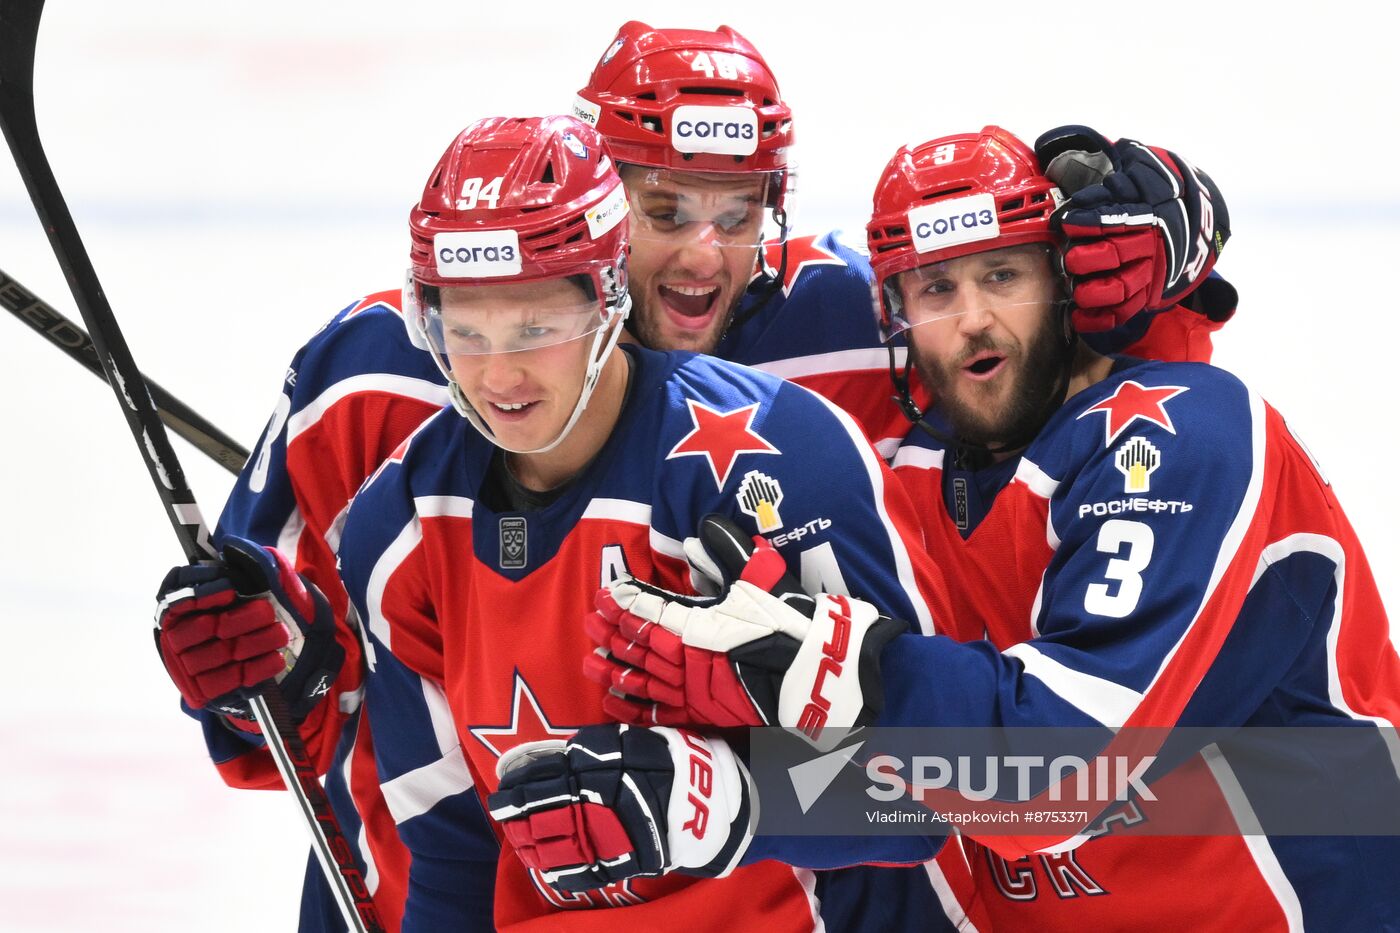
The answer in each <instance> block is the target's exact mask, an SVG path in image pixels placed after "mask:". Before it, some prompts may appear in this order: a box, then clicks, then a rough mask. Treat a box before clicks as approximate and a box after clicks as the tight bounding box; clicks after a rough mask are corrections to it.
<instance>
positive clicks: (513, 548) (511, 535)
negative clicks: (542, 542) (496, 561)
mask: <svg viewBox="0 0 1400 933" xmlns="http://www.w3.org/2000/svg"><path fill="white" fill-rule="evenodd" d="M500 528H501V561H500V563H501V569H502V570H524V569H525V563H526V560H525V557H526V552H527V550H528V548H527V546H526V543H527V542H526V538H525V519H524V518H523V517H522V516H519V515H512V516H506V517H502V518H501V526H500Z"/></svg>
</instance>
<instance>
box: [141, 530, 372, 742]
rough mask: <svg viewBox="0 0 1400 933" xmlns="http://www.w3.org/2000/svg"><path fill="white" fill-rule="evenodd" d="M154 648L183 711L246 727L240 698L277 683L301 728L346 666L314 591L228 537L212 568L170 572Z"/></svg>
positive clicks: (263, 553) (276, 557) (271, 553)
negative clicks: (201, 711) (212, 715)
mask: <svg viewBox="0 0 1400 933" xmlns="http://www.w3.org/2000/svg"><path fill="white" fill-rule="evenodd" d="M156 599H157V605H156V632H155V635H156V649H157V650H158V651H159V652H160V658H161V661H162V662H164V664H165V669H166V671H167V672H168V673H169V674H170V679H171V680H173V681H174V682H175V686H176V687H177V688H178V689H179V691H180V696H181V697H183V698H184V700H185V703H187V704H188V705H189V706H190V708H191V709H209V710H211V711H213V712H216V713H219V714H221V715H224V716H227V717H231V718H232V719H233V720H234V725H237V726H239V727H240V728H243V729H254V730H255V726H253V724H252V714H251V712H250V710H249V708H248V702H247V701H248V698H249V697H253V696H256V695H258V694H259V693H261V692H262V691H263V690H264V689H266V688H267V687H268V686H270V685H272V684H274V683H275V684H277V686H278V687H280V689H281V690H282V693H283V695H284V696H285V697H286V700H287V706H288V708H289V710H290V711H291V713H292V718H293V720H294V721H296V722H300V721H302V720H303V719H305V718H306V716H307V714H308V713H309V712H310V711H311V710H312V709H313V708H314V707H315V706H316V705H317V704H318V703H319V702H320V701H321V699H322V698H323V697H324V696H326V695H327V694H328V693H329V692H330V688H331V684H332V683H334V682H335V678H336V674H338V673H339V672H340V668H341V665H342V664H344V663H345V650H344V649H343V648H341V647H340V645H338V644H337V643H336V640H335V620H334V617H333V615H332V613H331V609H330V605H329V604H328V603H327V602H326V598H325V596H323V595H322V594H321V592H320V590H318V589H316V587H315V586H314V585H312V584H310V583H308V582H306V581H305V580H304V579H303V578H302V577H301V575H300V574H298V573H297V572H296V571H295V570H293V569H292V566H291V564H290V562H289V561H288V560H287V558H286V557H285V556H284V555H283V554H281V553H280V552H279V551H276V550H274V549H272V548H264V547H260V546H259V545H257V544H256V543H254V542H252V541H246V540H243V539H241V538H230V539H229V540H228V541H227V542H226V543H225V544H224V548H223V551H222V552H221V554H220V559H219V560H217V561H207V562H204V563H199V564H187V565H182V566H180V567H174V568H172V569H171V570H170V572H169V573H167V574H166V576H165V579H164V581H162V582H161V586H160V591H159V592H158V593H157V596H156Z"/></svg>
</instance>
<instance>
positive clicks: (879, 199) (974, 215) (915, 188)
mask: <svg viewBox="0 0 1400 933" xmlns="http://www.w3.org/2000/svg"><path fill="white" fill-rule="evenodd" d="M1062 200H1063V198H1062V196H1061V194H1060V190H1059V189H1058V188H1056V187H1055V185H1054V184H1053V183H1052V182H1051V181H1050V180H1049V179H1047V178H1046V177H1045V176H1044V175H1042V174H1041V171H1040V167H1039V165H1038V164H1037V162H1036V158H1035V154H1034V153H1033V152H1032V151H1031V150H1030V148H1029V147H1028V146H1026V144H1025V143H1023V142H1021V140H1019V139H1017V138H1016V137H1015V136H1013V135H1012V134H1010V133H1008V132H1007V131H1006V130H1004V129H1002V128H1001V127H998V126H988V127H985V128H984V129H983V130H982V132H981V133H976V134H974V133H964V134H960V135H956V136H944V137H941V138H939V139H934V140H931V141H929V142H926V143H922V144H920V145H917V146H912V147H910V146H905V147H903V148H901V149H900V150H899V151H898V152H896V153H895V154H894V157H893V158H892V159H890V161H889V164H888V165H886V166H885V170H884V172H882V173H881V175H880V181H879V183H878V184H877V185H876V187H875V198H874V210H873V212H872V217H871V220H870V223H869V224H868V225H867V226H866V242H867V243H868V245H869V248H870V264H871V266H872V267H873V269H874V271H875V314H876V317H877V319H878V320H879V324H880V331H881V333H882V335H883V336H884V338H885V340H889V339H890V338H892V337H893V336H894V335H895V334H898V333H900V332H902V331H904V330H907V329H908V328H909V327H911V326H913V324H914V323H917V321H914V320H911V318H910V316H909V315H908V314H906V309H905V308H904V307H903V301H902V299H901V297H900V295H901V290H900V289H899V288H897V287H896V277H897V276H899V275H900V274H901V273H905V272H908V271H910V270H915V269H918V268H921V267H926V266H932V265H934V264H936V263H940V262H944V261H946V260H949V259H956V258H957V257H959V256H966V255H969V254H971V253H980V252H985V251H987V250H993V249H1002V248H1005V247H1010V246H1018V245H1020V244H1024V243H1045V244H1053V243H1054V242H1055V239H1054V235H1053V234H1052V232H1051V230H1050V215H1051V214H1052V213H1054V211H1055V208H1057V207H1059V205H1060V203H1061V201H1062Z"/></svg>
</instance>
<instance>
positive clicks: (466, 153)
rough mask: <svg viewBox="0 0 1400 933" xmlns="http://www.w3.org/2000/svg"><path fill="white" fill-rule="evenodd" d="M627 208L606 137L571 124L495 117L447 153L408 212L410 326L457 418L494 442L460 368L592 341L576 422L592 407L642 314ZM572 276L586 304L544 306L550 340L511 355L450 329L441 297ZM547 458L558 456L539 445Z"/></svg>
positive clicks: (524, 345) (525, 344)
mask: <svg viewBox="0 0 1400 933" xmlns="http://www.w3.org/2000/svg"><path fill="white" fill-rule="evenodd" d="M627 213H628V210H627V199H626V195H625V193H624V191H623V188H622V182H621V180H620V179H619V178H618V175H617V171H616V169H615V168H614V167H613V163H612V160H611V159H610V158H609V157H608V155H607V153H606V151H605V149H604V146H603V141H602V138H601V137H600V136H599V135H598V133H597V132H596V131H595V130H593V129H592V128H591V127H589V126H585V125H584V124H582V123H580V122H579V121H577V120H575V119H574V118H572V117H566V116H550V117H530V118H517V117H492V118H488V119H485V120H479V121H477V122H476V123H473V124H472V125H471V126H469V127H467V128H466V129H465V130H463V131H462V132H461V134H459V135H458V136H457V138H456V139H455V140H453V142H452V144H451V145H450V146H448V147H447V151H446V152H445V153H443V156H442V158H441V159H439V160H438V164H437V166H436V167H435V168H434V169H433V172H432V174H431V175H430V176H429V177H428V183H427V185H426V187H424V189H423V195H422V197H421V198H420V199H419V201H418V203H417V204H416V205H414V207H413V209H412V210H411V211H410V213H409V231H410V233H411V235H412V247H411V249H410V252H409V263H410V268H409V273H408V280H407V283H406V285H405V288H404V318H405V323H406V324H407V326H408V331H409V336H410V337H411V338H412V339H413V342H414V344H415V345H416V346H418V347H421V348H422V349H425V350H429V351H431V352H432V354H433V358H434V360H435V361H436V362H437V365H438V368H439V369H440V370H441V371H442V373H443V375H445V376H446V377H447V379H448V382H449V383H450V389H451V392H452V399H453V403H454V405H456V407H457V409H458V410H459V411H460V412H461V413H462V414H463V415H465V416H466V417H467V418H469V419H470V420H471V421H472V423H473V424H474V425H475V426H476V427H477V429H478V430H480V431H482V433H483V434H485V435H486V436H487V437H488V438H491V439H492V440H493V441H495V438H494V436H493V435H492V434H491V432H490V430H489V429H488V428H487V427H486V426H485V423H484V422H483V421H482V420H481V419H480V417H479V416H478V415H477V413H476V412H475V411H473V410H472V408H471V405H470V404H469V403H468V402H467V400H466V398H465V397H464V396H463V395H462V393H461V391H460V389H459V388H458V386H457V384H456V381H455V380H454V379H453V375H452V365H451V359H452V357H455V356H465V355H473V354H481V353H500V352H512V351H519V350H530V349H539V348H541V347H543V346H547V345H549V344H550V343H561V342H564V341H567V340H577V339H580V338H583V337H587V336H589V335H590V334H591V335H593V345H592V350H591V351H590V357H589V360H590V363H589V367H588V371H587V375H586V377H585V383H584V386H583V391H582V393H581V395H580V397H579V401H578V405H577V407H576V408H575V411H574V414H573V418H571V419H570V421H569V423H568V424H567V425H566V426H565V427H564V431H563V432H562V433H561V434H560V435H559V436H558V437H557V438H555V440H554V443H553V444H550V445H549V446H550V447H552V446H554V445H555V444H557V443H558V442H559V441H560V440H562V439H563V437H564V434H567V433H568V430H569V429H570V428H571V427H572V426H573V424H574V422H575V421H576V420H577V418H578V415H579V414H580V413H581V412H582V411H583V407H584V406H585V405H586V404H587V401H588V396H589V394H590V393H591V391H592V389H593V386H594V385H595V384H596V382H597V379H598V376H599V374H600V373H601V371H602V366H603V363H604V362H605V361H606V358H607V355H608V352H609V351H610V350H611V348H612V346H613V344H614V343H615V342H616V340H617V336H618V334H619V333H620V332H621V329H622V323H623V321H624V320H625V319H626V317H627V313H628V310H629V308H630V307H631V299H630V298H629V297H628V294H627V271H626V270H627V265H626V254H627V244H628V239H627V231H628V220H627ZM545 279H571V280H574V281H576V282H577V283H579V284H580V285H581V286H582V287H581V291H580V294H581V295H583V296H585V297H583V298H580V299H579V302H578V303H577V305H576V306H575V305H572V304H571V305H570V306H569V307H567V308H566V307H558V308H545V309H539V310H540V313H541V314H547V315H549V316H550V321H551V325H552V326H550V327H548V328H543V327H541V328H537V330H539V331H540V332H541V333H542V334H545V336H541V337H539V338H535V337H530V338H529V339H528V340H526V339H522V340H521V341H519V342H518V343H517V344H512V345H510V346H504V347H501V346H489V345H487V344H485V343H483V342H482V341H480V340H474V341H473V340H466V339H463V338H461V337H460V336H458V335H456V334H454V333H451V332H449V330H448V329H446V328H444V326H443V317H442V304H441V289H443V288H451V287H464V286H465V287H470V286H489V285H498V284H502V283H507V282H527V281H538V280H545ZM540 449H542V450H547V449H549V448H548V447H545V448H540Z"/></svg>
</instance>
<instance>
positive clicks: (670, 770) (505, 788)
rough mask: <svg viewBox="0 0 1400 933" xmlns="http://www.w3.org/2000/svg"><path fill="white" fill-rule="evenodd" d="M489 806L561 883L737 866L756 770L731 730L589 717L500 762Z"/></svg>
mask: <svg viewBox="0 0 1400 933" xmlns="http://www.w3.org/2000/svg"><path fill="white" fill-rule="evenodd" d="M496 771H497V773H498V775H499V776H500V786H499V788H498V789H497V791H496V792H495V793H494V794H492V795H491V796H490V798H488V804H489V806H490V809H491V816H492V818H494V819H495V820H496V821H497V822H499V823H500V824H501V829H502V830H504V832H505V836H506V841H507V842H508V843H509V844H510V845H511V846H513V847H514V848H515V852H516V855H518V856H519V857H520V861H521V862H522V863H523V864H524V865H525V866H526V867H527V868H531V869H534V870H536V871H538V872H539V873H540V876H541V877H542V878H543V879H544V880H545V881H546V882H547V883H548V884H549V885H551V886H552V887H554V888H555V889H557V890H559V891H563V892H577V891H587V890H591V889H593V888H601V887H605V886H606V885H609V884H612V883H614V882H616V881H623V880H625V879H627V878H635V877H639V876H644V875H660V874H664V873H666V872H670V871H681V872H683V873H684V874H687V875H696V876H699V877H702V878H717V877H720V876H722V875H726V874H728V873H729V872H730V871H732V870H733V868H734V866H735V865H737V864H738V863H739V859H740V858H741V857H742V856H743V854H744V852H745V850H746V849H747V848H748V844H749V842H750V841H751V840H752V838H753V835H752V830H751V827H750V825H749V817H750V813H751V812H752V807H751V803H750V801H751V797H750V794H751V791H750V789H749V782H748V772H747V770H746V769H745V768H744V766H743V764H742V763H741V762H740V761H739V759H738V757H737V756H735V754H734V752H733V750H732V749H730V747H729V745H728V743H726V742H724V741H723V740H722V739H714V738H706V737H703V736H701V735H698V734H696V733H694V732H690V731H688V730H684V729H671V728H668V727H665V726H657V727H654V728H649V729H648V728H642V727H638V726H627V725H617V724H613V725H606V726H588V727H586V728H583V729H580V730H579V731H578V732H577V733H575V734H574V736H573V738H571V739H569V740H568V741H567V742H565V741H560V740H557V739H555V740H546V741H541V742H527V743H525V744H524V745H518V746H516V747H515V748H513V749H511V750H509V751H507V752H506V753H505V754H504V755H503V756H501V760H500V761H499V762H498V763H497V765H496Z"/></svg>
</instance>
